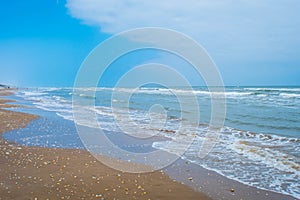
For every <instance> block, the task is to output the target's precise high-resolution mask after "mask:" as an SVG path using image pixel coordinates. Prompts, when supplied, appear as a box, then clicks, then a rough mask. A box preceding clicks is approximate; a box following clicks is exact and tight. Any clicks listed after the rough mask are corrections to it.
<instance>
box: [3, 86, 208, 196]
mask: <svg viewBox="0 0 300 200" xmlns="http://www.w3.org/2000/svg"><path fill="white" fill-rule="evenodd" d="M8 94H9V92H7V91H5V92H4V91H1V95H2V96H3V95H8ZM6 102H11V101H8V100H5V99H3V98H2V99H0V133H1V134H2V133H4V132H7V131H10V130H13V129H17V128H22V127H25V126H26V125H27V124H28V123H29V122H30V121H32V120H34V119H37V118H38V116H34V115H30V114H24V113H18V112H12V111H7V110H3V109H1V108H6V107H11V106H13V105H11V104H10V105H6V104H5V103H6ZM0 172H1V173H0V199H209V198H208V197H207V196H205V195H204V194H202V193H199V192H196V191H194V190H193V189H191V188H189V187H187V186H185V185H183V184H181V183H179V182H176V181H174V180H172V179H170V178H169V177H168V176H167V175H165V174H164V173H163V172H160V171H159V172H154V173H147V174H128V173H122V172H119V171H116V170H113V169H111V168H109V167H107V166H105V165H103V164H101V163H100V162H99V161H97V160H96V159H95V158H94V157H92V156H91V155H90V154H89V153H88V152H87V151H84V150H72V149H55V148H53V149H52V148H51V149H50V148H40V147H26V146H21V145H18V144H15V143H12V142H8V141H6V140H4V139H3V138H2V137H1V138H0Z"/></svg>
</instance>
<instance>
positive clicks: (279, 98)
mask: <svg viewBox="0 0 300 200" xmlns="http://www.w3.org/2000/svg"><path fill="white" fill-rule="evenodd" d="M93 90H94V88H83V89H80V90H77V93H76V94H74V93H73V90H72V89H71V88H39V89H26V90H25V89H24V90H20V91H18V92H17V94H16V96H17V97H18V98H21V99H23V100H24V101H26V102H30V103H29V104H31V105H32V106H34V109H36V110H41V111H45V112H49V113H52V114H53V115H55V116H56V118H55V120H52V122H51V123H52V125H53V124H54V126H55V125H57V126H58V125H59V124H61V123H62V124H65V125H63V126H66V124H67V127H69V128H68V130H67V131H66V130H64V131H63V132H64V134H65V135H67V136H66V138H71V137H72V135H73V139H70V141H72V142H70V143H68V144H64V141H67V140H66V138H64V137H62V135H61V134H60V133H59V132H60V131H58V129H55V128H54V129H53V131H52V133H51V134H46V135H47V137H42V136H43V135H45V132H47V131H49V129H50V128H46V129H45V130H44V131H43V130H42V131H32V133H31V134H22V132H19V134H15V133H14V132H12V133H7V134H5V137H6V138H7V139H11V140H15V141H17V142H20V143H23V144H27V145H38V146H51V145H45V144H46V143H47V144H53V143H55V142H56V143H57V145H56V146H58V147H65V148H72V147H73V148H82V144H81V142H80V140H79V138H78V135H76V129H75V128H74V125H72V123H73V124H74V122H73V113H72V95H76V97H78V98H81V99H82V100H91V99H92V100H95V106H92V107H88V108H85V109H88V110H92V111H93V112H94V113H96V115H97V118H98V122H99V124H100V126H101V128H102V129H103V130H105V131H107V132H110V133H111V134H113V133H115V134H120V133H122V130H121V129H120V127H119V126H118V123H116V121H115V117H116V116H115V113H113V111H112V108H111V105H112V102H113V104H114V103H115V104H118V105H119V106H118V108H117V113H118V118H119V119H118V120H121V121H122V120H123V121H125V122H126V118H127V117H128V110H126V107H127V104H126V102H122V101H121V100H120V99H113V98H112V92H113V91H114V92H117V93H118V94H121V95H122V94H127V93H131V94H132V96H131V98H130V102H129V108H130V109H129V116H130V118H131V119H132V120H133V121H135V122H136V124H134V125H132V124H128V126H127V129H126V130H127V131H129V132H130V131H132V132H135V130H136V126H139V127H142V129H144V130H145V131H150V132H151V131H155V132H159V134H160V135H163V136H165V137H168V138H169V139H170V140H168V141H151V144H152V147H153V148H156V149H161V150H164V151H167V152H170V153H174V154H177V153H178V152H180V150H181V148H185V146H184V143H185V141H183V140H182V141H181V140H180V139H178V138H177V139H175V138H174V134H173V133H174V132H176V130H178V128H179V126H180V122H181V121H182V120H185V119H184V118H183V117H182V112H186V113H190V112H193V108H190V109H186V110H182V108H181V107H180V103H179V102H178V98H177V97H176V96H175V95H174V92H172V91H171V90H169V89H167V88H154V87H151V88H139V89H137V90H132V89H129V88H117V89H114V90H112V89H111V88H97V89H96V91H97V92H96V97H93V95H91V92H92V91H93ZM174 90H176V92H178V93H180V94H182V95H183V96H186V98H187V99H188V98H189V96H191V95H192V94H195V95H196V96H197V100H198V103H199V108H200V119H199V126H198V128H197V130H192V129H191V130H189V129H188V128H189V127H186V132H185V133H184V134H185V136H186V137H184V138H185V139H186V138H189V137H190V138H193V139H192V140H193V144H192V145H191V147H190V148H189V149H188V150H187V151H186V153H185V154H184V155H180V156H181V157H182V158H183V159H186V160H189V161H191V162H193V163H195V164H198V165H201V166H203V167H205V168H207V169H211V170H214V171H216V172H218V173H220V174H222V175H224V176H226V177H229V178H231V179H234V180H237V181H240V182H242V183H245V184H248V185H252V186H255V187H258V188H263V189H267V190H271V191H275V192H280V193H284V194H290V195H292V196H294V197H297V198H300V185H299V182H300V87H227V88H226V89H225V90H226V92H225V95H226V107H227V114H226V120H225V126H224V127H223V128H222V130H221V131H220V132H219V134H220V140H219V141H218V142H217V144H216V145H215V147H214V148H213V149H212V151H211V152H210V154H209V155H208V156H206V157H205V158H204V159H200V158H199V157H198V152H199V148H200V146H201V143H202V142H203V140H204V139H205V138H204V134H203V133H205V131H207V128H208V127H207V124H208V123H209V120H210V117H211V115H210V111H211V109H210V104H211V98H210V93H209V92H208V91H207V89H206V88H205V87H195V88H193V91H191V90H187V89H184V88H175V89H174ZM155 104H159V105H161V106H163V107H164V109H165V111H166V113H165V114H166V115H164V117H167V118H166V121H165V123H164V124H163V125H164V127H163V129H160V130H155V129H153V128H152V129H151V127H149V126H147V125H148V124H149V123H150V121H151V120H150V118H151V116H150V115H149V114H148V111H149V109H150V108H151V107H152V106H153V105H155ZM187 108H188V107H187ZM29 110H30V109H29ZM82 116H83V117H84V112H83V113H82ZM161 117H163V115H162V116H161ZM162 120H163V118H162ZM157 122H159V120H158V121H157ZM40 123H43V122H40ZM69 123H71V124H69ZM52 125H49V123H47V126H49V127H51V126H52ZM84 125H85V126H91V127H92V124H89V120H88V119H87V120H86V123H85V124H84ZM29 129H34V127H29ZM36 129H38V128H36ZM56 130H57V131H56ZM27 132H28V131H27ZM53 132H54V133H53ZM39 137H40V139H39ZM75 137H77V139H74V138H75ZM41 138H42V139H41ZM59 138H62V139H59ZM126 141H127V142H128V141H129V140H126ZM131 145H132V144H131ZM145 145H148V148H149V149H151V148H150V147H149V144H148V143H147V144H145ZM129 146H130V145H129ZM127 147H128V145H127ZM128 149H130V148H128ZM128 149H127V150H128Z"/></svg>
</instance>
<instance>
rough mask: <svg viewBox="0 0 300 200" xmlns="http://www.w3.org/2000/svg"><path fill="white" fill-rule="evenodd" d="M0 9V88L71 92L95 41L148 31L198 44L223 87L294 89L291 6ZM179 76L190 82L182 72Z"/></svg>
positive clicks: (29, 4)
mask: <svg viewBox="0 0 300 200" xmlns="http://www.w3.org/2000/svg"><path fill="white" fill-rule="evenodd" d="M0 3H1V6H0V26H1V31H0V62H1V63H0V64H1V65H0V83H6V84H12V85H17V86H33V87H35V86H36V87H39V86H72V85H73V81H74V78H75V76H76V73H77V70H78V69H79V67H80V65H81V63H82V62H83V60H84V58H85V57H86V56H87V55H88V54H89V52H90V51H91V50H92V49H93V48H94V47H95V46H96V45H97V44H99V43H100V42H101V41H103V40H105V39H106V38H108V37H110V36H112V35H114V34H116V33H119V32H120V31H124V30H127V29H131V28H138V27H145V26H146V27H147V26H155V27H164V28H171V29H174V30H177V31H180V32H182V33H185V34H187V35H189V36H191V37H193V38H194V39H195V40H197V42H199V43H200V44H201V45H202V46H203V47H204V48H205V49H206V50H207V51H208V53H209V54H210V55H211V57H212V59H213V60H214V61H215V63H216V64H217V66H218V67H219V69H220V72H221V74H222V77H223V80H224V82H225V84H226V85H300V78H299V77H300V76H299V74H300V37H299V35H300V14H299V12H298V11H299V10H300V1H298V0H277V1H272V0H252V1H249V0H248V1H245V0H241V1H232V0H213V1H204V0H186V1H174V0H173V1H171V0H162V1H159V2H153V1H140V0H123V1H119V0H110V1H104V0H67V1H63V0H43V1H40V0H26V1H24V0H1V1H0ZM141 55H143V56H142V57H143V59H141ZM155 55H156V53H149V52H146V53H144V54H138V55H136V56H135V57H134V56H129V57H128V58H127V59H124V60H123V61H122V62H121V64H120V65H122V66H123V67H128V68H130V67H131V65H136V64H138V63H143V62H146V61H147V60H151V59H153V57H154V56H155ZM167 58H168V56H165V59H167ZM125 63H126V65H125ZM120 71H122V70H120ZM182 71H183V73H185V74H187V75H188V76H191V77H190V79H191V80H194V79H195V77H193V75H192V73H189V70H186V71H185V68H182ZM119 75H120V72H118V68H117V67H116V69H115V70H111V71H109V73H107V76H106V77H105V78H106V80H104V82H106V83H107V84H111V83H112V82H113V81H111V80H115V79H117V78H116V77H118V76H119ZM192 84H194V85H196V84H200V82H197V81H195V82H193V83H192Z"/></svg>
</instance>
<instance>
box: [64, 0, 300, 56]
mask: <svg viewBox="0 0 300 200" xmlns="http://www.w3.org/2000/svg"><path fill="white" fill-rule="evenodd" d="M66 6H67V8H68V9H69V12H70V14H71V15H72V16H73V17H75V18H77V19H80V20H82V21H83V23H86V24H89V25H94V26H98V27H99V28H100V29H101V31H102V32H106V33H110V34H115V33H118V32H120V31H124V30H127V29H131V28H138V27H149V26H155V27H165V28H171V29H175V30H177V31H181V32H183V33H185V34H188V35H190V36H192V37H193V38H195V39H196V40H197V41H198V42H200V43H201V44H203V45H204V46H205V47H206V48H207V49H208V51H209V52H211V53H212V54H215V55H216V56H220V57H223V58H224V57H227V59H230V58H232V59H233V58H234V59H238V58H241V57H242V58H247V57H248V58H249V59H258V60H259V59H261V58H270V59H271V58H276V59H280V58H282V59H283V58H287V57H291V56H295V55H296V53H295V52H298V51H295V48H296V49H298V50H299V46H300V39H299V37H298V35H300V17H299V14H298V11H299V10H300V2H299V1H298V0H277V1H273V0H248V1H246V0H212V1H207V0H185V1H179V0H159V1H155V0H154V1H143V0H67V4H66Z"/></svg>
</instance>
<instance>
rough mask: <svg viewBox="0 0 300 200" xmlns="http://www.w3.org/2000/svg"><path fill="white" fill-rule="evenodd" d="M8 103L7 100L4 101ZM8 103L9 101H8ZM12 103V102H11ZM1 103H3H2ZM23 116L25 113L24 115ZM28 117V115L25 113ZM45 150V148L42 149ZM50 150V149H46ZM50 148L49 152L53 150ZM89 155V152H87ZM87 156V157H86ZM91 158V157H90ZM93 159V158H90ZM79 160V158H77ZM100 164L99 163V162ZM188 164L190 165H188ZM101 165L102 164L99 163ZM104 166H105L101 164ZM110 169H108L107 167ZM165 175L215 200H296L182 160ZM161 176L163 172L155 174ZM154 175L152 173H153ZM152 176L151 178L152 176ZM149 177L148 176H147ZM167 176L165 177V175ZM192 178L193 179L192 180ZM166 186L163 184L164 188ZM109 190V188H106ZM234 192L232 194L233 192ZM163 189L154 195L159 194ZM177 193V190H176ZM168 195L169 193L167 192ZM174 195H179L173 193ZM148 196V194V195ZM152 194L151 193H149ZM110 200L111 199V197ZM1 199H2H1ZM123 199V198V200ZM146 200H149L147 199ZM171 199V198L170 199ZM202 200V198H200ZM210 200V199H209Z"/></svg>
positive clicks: (176, 197) (186, 197)
mask: <svg viewBox="0 0 300 200" xmlns="http://www.w3.org/2000/svg"><path fill="white" fill-rule="evenodd" d="M0 98H1V97H0ZM4 101H6V100H4ZM7 102H8V101H7ZM9 102H12V101H9ZM0 103H1V101H0ZM4 105H8V106H9V107H12V106H11V105H10V104H4ZM22 114H23V113H22ZM24 114H25V115H27V114H26V113H24ZM27 148H41V147H27ZM42 149H44V148H42ZM45 149H48V148H45ZM51 149H52V148H50V149H49V150H51ZM56 150H62V151H64V150H66V149H54V150H53V151H56ZM67 150H68V151H72V149H67ZM74 151H83V150H74ZM86 153H87V154H89V153H88V152H86ZM85 156H86V155H85ZM88 156H90V155H88ZM90 158H93V157H90ZM77 159H78V158H77ZM97 162H99V161H97ZM187 163H188V164H187ZM99 164H101V163H100V162H99ZM101 165H103V164H101ZM107 168H108V167H107ZM163 171H164V172H165V174H167V175H168V176H167V178H169V179H170V180H171V179H173V180H171V181H172V182H174V180H176V183H177V184H179V185H181V184H180V183H178V182H181V183H184V184H185V187H186V186H188V187H189V189H191V188H192V189H193V190H194V191H197V192H199V193H201V194H206V195H208V196H210V197H211V198H213V199H250V200H251V199H253V200H256V199H270V200H271V199H278V200H279V199H295V198H293V197H291V196H288V195H284V194H280V193H275V192H271V191H266V190H262V189H257V188H255V187H252V186H248V185H244V184H242V183H240V182H237V181H234V180H232V179H229V178H227V177H224V176H222V175H220V174H218V173H216V172H214V171H211V170H207V169H204V168H203V167H201V166H199V165H196V164H192V163H189V162H185V161H183V160H182V159H178V161H176V162H175V163H174V164H172V165H171V166H169V167H167V168H166V169H163ZM155 173H159V174H161V172H155ZM151 174H152V173H151ZM151 174H150V176H152V175H151ZM146 175H147V174H146ZM163 176H165V175H163ZM190 178H193V179H192V180H190ZM164 184H166V183H163V184H162V186H163V185H164ZM104 189H108V188H104ZM232 189H233V190H234V192H232V191H231V190H232ZM160 190H161V189H159V190H158V191H156V192H154V193H157V192H158V193H159V191H160ZM171 191H172V190H171ZM176 191H177V190H176ZM167 193H168V192H167ZM172 193H177V192H174V191H172ZM181 193H182V192H181ZM147 194H148V193H147ZM149 194H150V193H149ZM109 198H110V197H109ZM141 198H143V196H142V197H138V199H141ZM182 198H184V199H195V198H196V199H199V197H191V198H189V197H188V196H184V197H182ZM206 198H207V197H203V199H206ZM0 199H1V198H0ZM105 199H106V198H105ZM121 199H123V198H121ZM125 199H128V196H126V198H125ZM145 199H147V198H146V197H145ZM150 199H153V198H150ZM154 199H169V198H168V196H164V197H162V198H160V197H159V198H157V197H154ZM170 199H171V198H170ZM172 199H180V197H179V196H178V195H174V196H173V197H172ZM200 199H202V197H200ZM207 199H208V198H207Z"/></svg>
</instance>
